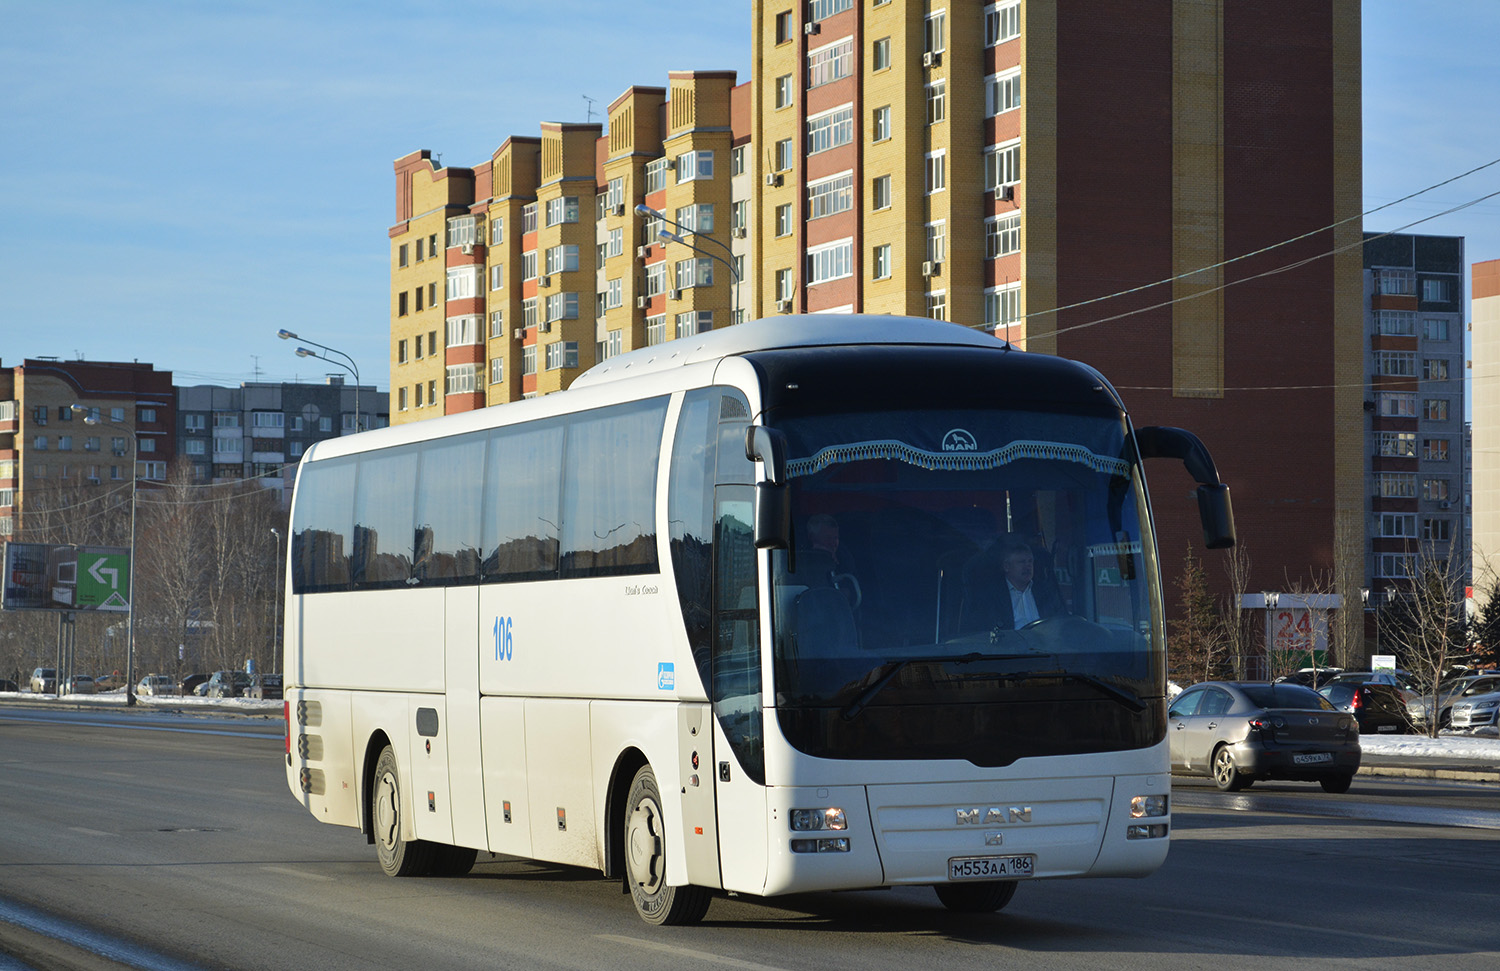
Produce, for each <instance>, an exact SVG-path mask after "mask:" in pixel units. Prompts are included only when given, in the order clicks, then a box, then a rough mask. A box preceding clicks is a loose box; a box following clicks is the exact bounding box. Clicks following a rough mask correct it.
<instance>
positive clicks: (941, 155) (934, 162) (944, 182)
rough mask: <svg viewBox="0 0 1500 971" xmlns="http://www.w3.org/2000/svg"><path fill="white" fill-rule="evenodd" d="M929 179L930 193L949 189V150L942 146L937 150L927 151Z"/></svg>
mask: <svg viewBox="0 0 1500 971" xmlns="http://www.w3.org/2000/svg"><path fill="white" fill-rule="evenodd" d="M926 171H927V181H926V186H925V188H926V190H927V194H928V195H936V194H937V193H939V192H945V191H947V189H948V150H947V149H946V148H940V149H938V150H937V151H935V152H928V153H927V165H926Z"/></svg>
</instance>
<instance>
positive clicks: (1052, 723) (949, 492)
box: [772, 409, 1165, 766]
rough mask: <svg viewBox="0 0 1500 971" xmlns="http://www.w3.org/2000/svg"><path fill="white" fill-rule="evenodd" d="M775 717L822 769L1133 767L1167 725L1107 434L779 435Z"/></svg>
mask: <svg viewBox="0 0 1500 971" xmlns="http://www.w3.org/2000/svg"><path fill="white" fill-rule="evenodd" d="M778 418H779V419H780V420H779V421H778V422H777V426H778V427H779V428H780V429H781V430H782V431H783V433H784V434H785V435H786V438H787V470H786V472H787V482H788V487H789V489H790V500H791V508H792V519H793V542H792V546H791V548H790V549H787V550H778V551H776V552H775V553H773V554H772V584H773V597H772V611H773V618H772V640H773V649H774V658H775V667H774V671H775V673H774V680H775V705H776V709H777V717H778V719H779V721H780V724H781V728H782V731H783V733H784V734H785V735H786V737H787V738H788V740H789V741H790V742H791V743H792V744H793V745H794V746H795V747H797V748H798V749H800V750H802V751H805V752H807V753H809V754H813V755H818V756H821V757H826V758H844V759H872V758H873V759H906V758H922V759H932V758H961V759H967V760H969V761H971V762H974V763H975V764H979V765H987V766H993V765H1005V764H1010V763H1011V762H1014V761H1015V760H1016V759H1019V758H1024V757H1028V756H1038V755H1059V754H1077V753H1084V752H1099V751H1110V750H1120V749H1127V748H1139V747H1143V746H1147V745H1150V744H1153V743H1155V742H1157V741H1159V740H1160V739H1161V738H1162V734H1163V732H1164V730H1165V728H1164V725H1165V722H1164V714H1163V711H1164V700H1163V699H1164V694H1165V692H1164V688H1165V684H1164V671H1165V666H1164V654H1163V650H1164V648H1163V641H1162V631H1161V616H1160V609H1159V602H1160V596H1159V589H1158V587H1159V581H1158V579H1157V571H1156V564H1155V562H1154V541H1153V539H1152V537H1151V535H1150V533H1149V527H1148V526H1144V525H1143V524H1149V522H1150V518H1149V516H1148V515H1147V513H1146V506H1145V502H1146V500H1145V494H1144V490H1143V488H1142V485H1141V481H1140V478H1139V474H1138V471H1139V470H1138V467H1137V466H1135V465H1134V464H1133V463H1132V462H1131V461H1130V460H1129V459H1128V458H1127V457H1126V455H1127V452H1126V449H1125V438H1124V436H1125V430H1126V425H1125V421H1124V418H1123V416H1119V415H1116V416H1115V417H1113V418H1109V417H1102V416H1100V415H1099V414H1098V413H1097V412H1096V413H1094V414H1087V415H1084V414H1063V413H1048V412H1037V411H1023V410H999V409H997V410H985V409H966V410H953V409H946V410H945V409H932V410H916V411H913V410H902V411H899V412H897V411H868V412H845V413H829V414H800V415H799V414H785V413H783V414H782V415H779V416H778Z"/></svg>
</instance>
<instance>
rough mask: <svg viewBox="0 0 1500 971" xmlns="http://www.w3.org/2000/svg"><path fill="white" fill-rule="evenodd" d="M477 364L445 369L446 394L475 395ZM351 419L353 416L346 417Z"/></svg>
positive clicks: (458, 365)
mask: <svg viewBox="0 0 1500 971" xmlns="http://www.w3.org/2000/svg"><path fill="white" fill-rule="evenodd" d="M478 371H479V366H478V365H477V364H450V365H448V366H447V367H446V368H444V369H443V380H444V386H443V393H444V394H473V393H474V391H475V383H476V382H475V379H476V378H477V377H478ZM345 417H351V416H345Z"/></svg>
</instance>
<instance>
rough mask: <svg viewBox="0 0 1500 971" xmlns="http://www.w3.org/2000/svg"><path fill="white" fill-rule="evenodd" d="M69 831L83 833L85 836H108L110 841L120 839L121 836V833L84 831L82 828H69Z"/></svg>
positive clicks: (96, 830)
mask: <svg viewBox="0 0 1500 971" xmlns="http://www.w3.org/2000/svg"><path fill="white" fill-rule="evenodd" d="M68 829H71V830H72V831H73V832H75V833H82V834H83V835H85V836H106V837H109V838H110V839H118V838H119V836H120V834H119V833H106V832H104V831H103V830H98V829H84V828H83V827H82V826H69V827H68Z"/></svg>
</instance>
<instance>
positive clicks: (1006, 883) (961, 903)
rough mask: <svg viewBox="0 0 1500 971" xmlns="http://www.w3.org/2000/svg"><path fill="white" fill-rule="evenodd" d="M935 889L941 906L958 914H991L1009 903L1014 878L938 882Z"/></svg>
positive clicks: (1012, 894) (1014, 882)
mask: <svg viewBox="0 0 1500 971" xmlns="http://www.w3.org/2000/svg"><path fill="white" fill-rule="evenodd" d="M932 889H933V890H935V891H937V897H938V900H940V901H942V903H943V906H944V907H947V908H948V909H949V910H951V911H953V912H954V913H958V914H993V913H994V912H995V911H997V910H999V909H1000V908H1002V907H1004V906H1005V905H1006V904H1008V903H1010V898H1012V897H1014V896H1015V895H1016V881H1014V880H986V881H983V882H980V883H939V884H935V885H934V886H933V888H932Z"/></svg>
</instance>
